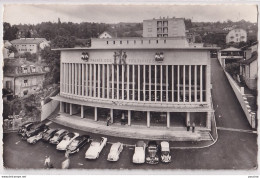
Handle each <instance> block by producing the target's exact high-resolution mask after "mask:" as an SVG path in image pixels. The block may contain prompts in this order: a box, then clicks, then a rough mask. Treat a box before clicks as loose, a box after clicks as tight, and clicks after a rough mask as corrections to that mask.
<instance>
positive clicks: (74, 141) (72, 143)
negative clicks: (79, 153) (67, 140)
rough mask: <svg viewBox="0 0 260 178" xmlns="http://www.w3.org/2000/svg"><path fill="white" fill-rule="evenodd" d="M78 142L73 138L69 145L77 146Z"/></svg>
mask: <svg viewBox="0 0 260 178" xmlns="http://www.w3.org/2000/svg"><path fill="white" fill-rule="evenodd" d="M78 143H79V141H78V140H73V141H72V142H71V146H73V147H74V146H77V145H78Z"/></svg>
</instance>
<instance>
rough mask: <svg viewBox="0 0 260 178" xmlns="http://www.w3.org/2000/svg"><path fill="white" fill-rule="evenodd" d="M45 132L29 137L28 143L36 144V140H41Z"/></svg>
mask: <svg viewBox="0 0 260 178" xmlns="http://www.w3.org/2000/svg"><path fill="white" fill-rule="evenodd" d="M43 133H44V132H40V133H38V134H37V135H34V136H32V137H30V138H28V139H27V142H28V143H31V144H35V143H36V142H38V141H39V140H41V139H42V135H43Z"/></svg>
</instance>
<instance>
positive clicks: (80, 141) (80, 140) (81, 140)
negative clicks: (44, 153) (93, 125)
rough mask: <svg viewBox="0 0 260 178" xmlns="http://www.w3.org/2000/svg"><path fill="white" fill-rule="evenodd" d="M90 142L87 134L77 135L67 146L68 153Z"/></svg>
mask: <svg viewBox="0 0 260 178" xmlns="http://www.w3.org/2000/svg"><path fill="white" fill-rule="evenodd" d="M89 142H90V136H89V135H80V136H77V137H76V138H75V139H74V140H73V141H72V142H71V143H70V144H69V146H68V147H67V152H68V153H75V152H79V149H80V148H81V147H83V146H84V145H85V144H87V143H89Z"/></svg>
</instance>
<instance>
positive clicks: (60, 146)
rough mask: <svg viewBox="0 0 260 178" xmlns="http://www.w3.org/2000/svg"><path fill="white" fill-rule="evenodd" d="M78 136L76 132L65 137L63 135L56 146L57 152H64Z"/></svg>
mask: <svg viewBox="0 0 260 178" xmlns="http://www.w3.org/2000/svg"><path fill="white" fill-rule="evenodd" d="M77 136H79V134H78V133H76V132H70V133H68V134H67V135H65V136H64V137H63V138H62V140H61V141H60V143H59V144H58V145H57V146H56V149H57V150H62V151H63V150H66V149H67V147H68V145H69V144H70V143H71V142H72V141H73V140H74V139H75V138H76V137H77Z"/></svg>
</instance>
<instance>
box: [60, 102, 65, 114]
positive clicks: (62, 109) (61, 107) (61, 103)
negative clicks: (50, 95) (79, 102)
mask: <svg viewBox="0 0 260 178" xmlns="http://www.w3.org/2000/svg"><path fill="white" fill-rule="evenodd" d="M60 112H61V113H63V112H64V105H63V102H61V101H60Z"/></svg>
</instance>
